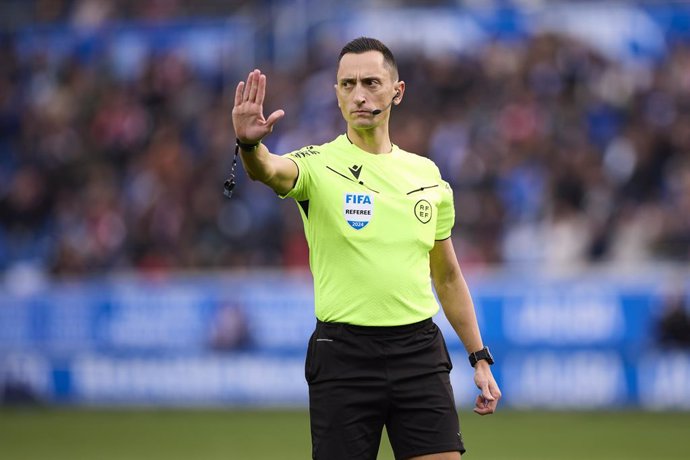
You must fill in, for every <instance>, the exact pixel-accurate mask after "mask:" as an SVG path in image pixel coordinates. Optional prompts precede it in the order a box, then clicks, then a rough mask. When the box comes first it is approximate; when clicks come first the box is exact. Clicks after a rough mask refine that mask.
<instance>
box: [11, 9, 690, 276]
mask: <svg viewBox="0 0 690 460" xmlns="http://www.w3.org/2000/svg"><path fill="white" fill-rule="evenodd" d="M48 3H50V2H48ZM84 3H85V4H86V3H89V2H84ZM106 3H107V2H106ZM142 3H147V2H142ZM149 3H151V4H156V3H157V2H149ZM142 14H144V13H142ZM393 51H394V52H395V53H396V54H397V55H398V58H399V66H400V75H401V79H403V80H405V82H406V84H407V92H406V94H405V99H404V101H403V103H402V104H401V105H400V106H399V107H396V108H394V110H393V113H392V138H393V142H394V143H396V144H397V145H398V146H400V147H401V148H404V149H406V150H409V151H413V152H417V153H419V154H421V155H424V156H428V157H430V158H432V159H433V160H434V161H436V163H437V164H438V165H439V167H440V169H441V172H442V175H443V176H444V178H445V179H446V180H447V181H448V182H449V183H450V184H451V185H452V187H453V189H454V191H455V200H456V226H455V230H454V232H455V233H454V242H455V244H456V247H457V252H458V255H459V258H460V260H461V263H463V265H465V266H470V267H482V266H493V265H497V264H498V265H500V264H504V265H509V264H523V263H539V264H540V265H541V266H545V267H551V268H554V269H559V268H563V267H567V268H568V269H572V268H577V267H583V266H588V265H589V264H592V263H611V264H618V265H619V266H621V267H633V266H635V265H637V264H645V263H648V262H652V261H680V262H686V263H687V262H688V261H690V44H688V43H685V44H683V43H676V44H673V45H672V48H671V49H670V50H669V52H668V54H667V58H666V59H664V60H662V61H660V62H657V63H655V64H654V65H653V66H651V67H650V68H638V69H631V68H629V67H626V66H623V65H621V64H620V63H618V62H615V61H612V60H610V59H608V58H606V57H604V56H602V55H600V54H598V53H597V52H596V51H595V50H593V49H591V48H588V47H587V46H585V45H583V44H582V43H579V42H577V41H574V40H572V39H569V38H566V37H564V36H559V35H557V34H542V35H537V36H534V37H532V38H530V39H528V40H525V41H521V42H511V43H505V42H500V41H493V42H487V43H486V44H485V46H484V47H482V48H481V49H480V50H477V52H475V53H472V54H471V55H450V54H449V55H443V56H439V55H437V56H429V55H422V54H419V53H411V52H401V50H396V49H393ZM323 54H324V53H312V55H313V59H311V60H310V61H309V62H308V63H307V65H305V66H302V67H300V68H299V70H295V71H285V70H283V69H279V68H271V67H267V66H266V65H261V67H262V70H263V71H264V72H265V73H267V74H268V82H269V94H268V96H267V103H266V106H267V107H266V110H267V112H270V111H272V110H275V109H277V108H284V109H285V110H286V113H287V115H286V117H285V118H284V119H283V120H281V121H280V122H279V124H278V126H277V127H276V130H275V132H274V133H273V134H272V135H271V136H270V138H267V139H266V143H267V144H268V146H269V147H270V148H272V149H273V150H274V151H276V152H280V153H287V152H288V151H290V150H293V149H296V148H299V147H301V146H303V145H308V144H318V143H321V142H325V141H328V140H329V139H331V138H332V137H334V136H336V135H338V134H339V133H341V132H342V131H343V130H344V123H343V122H342V120H341V117H340V114H339V112H338V110H337V107H336V104H335V98H334V95H333V89H332V84H333V82H334V72H335V64H336V63H335V60H336V57H337V51H336V52H334V53H332V59H331V60H329V59H324V58H323ZM0 62H1V63H2V65H1V66H0V270H2V271H6V270H12V269H13V268H16V267H18V266H26V265H27V264H28V265H30V266H31V267H34V268H36V269H38V270H40V271H41V272H43V273H46V274H52V275H69V274H94V273H101V272H106V271H111V270H119V269H140V270H148V269H183V270H186V269H205V268H232V267H295V266H297V267H301V266H305V265H306V264H307V263H308V258H307V255H306V246H305V244H306V243H305V242H304V238H303V237H302V228H301V222H300V220H299V215H298V212H297V209H296V207H295V205H294V204H293V203H289V202H283V201H281V200H279V199H277V198H276V197H275V196H274V195H273V194H272V193H271V192H270V191H269V190H268V189H266V188H265V187H264V186H261V185H260V184H255V183H251V182H250V181H249V180H248V179H247V178H246V177H245V176H244V175H243V173H242V172H241V171H240V172H239V177H238V182H239V185H238V189H237V192H236V196H234V197H233V199H231V200H226V199H225V198H224V197H223V194H222V184H223V181H224V179H225V178H226V176H227V174H228V170H229V165H230V159H231V153H232V147H233V144H234V135H233V132H232V124H231V120H230V110H231V107H232V104H231V97H232V93H233V91H234V85H235V84H236V82H237V78H243V77H242V76H243V75H245V74H246V73H247V72H248V71H249V70H251V69H237V68H235V69H232V72H231V74H230V75H219V76H217V77H216V78H208V77H207V76H203V75H200V74H198V73H196V72H195V70H194V69H193V68H192V67H190V66H189V65H187V63H186V62H185V60H184V59H182V58H181V57H180V56H176V55H174V54H169V55H164V56H159V55H157V56H151V58H150V59H149V60H148V61H147V64H146V65H145V66H144V68H143V70H142V71H141V72H140V74H139V75H138V76H137V77H136V78H135V79H133V80H121V79H119V78H118V77H117V75H116V74H115V73H114V72H113V71H112V70H110V69H109V68H108V67H107V66H103V65H98V63H97V64H96V65H94V64H93V63H84V62H82V61H80V60H79V59H76V58H75V59H67V60H63V61H60V62H54V61H51V60H49V59H47V58H41V57H40V56H38V57H34V58H32V59H31V60H30V61H28V62H27V61H25V60H22V59H20V57H19V56H18V55H17V50H16V47H15V46H14V36H13V34H12V33H8V34H6V35H5V36H4V38H3V41H2V47H1V49H0Z"/></svg>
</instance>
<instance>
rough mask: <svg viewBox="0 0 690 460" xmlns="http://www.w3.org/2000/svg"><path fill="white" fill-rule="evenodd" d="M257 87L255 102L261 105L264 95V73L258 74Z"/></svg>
mask: <svg viewBox="0 0 690 460" xmlns="http://www.w3.org/2000/svg"><path fill="white" fill-rule="evenodd" d="M257 87H258V88H257V89H258V91H257V92H256V103H257V104H259V105H263V103H264V96H266V75H259V82H258V85H257ZM269 118H270V117H269Z"/></svg>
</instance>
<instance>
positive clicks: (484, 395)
mask: <svg viewBox="0 0 690 460" xmlns="http://www.w3.org/2000/svg"><path fill="white" fill-rule="evenodd" d="M481 390H482V398H484V399H485V400H487V401H493V400H494V399H496V398H494V395H492V394H491V391H489V384H488V383H487V384H484V385H482V387H481Z"/></svg>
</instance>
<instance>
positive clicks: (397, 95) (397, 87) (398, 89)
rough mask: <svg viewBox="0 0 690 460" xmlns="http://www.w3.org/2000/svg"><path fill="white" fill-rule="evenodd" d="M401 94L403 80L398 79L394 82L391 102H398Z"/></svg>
mask: <svg viewBox="0 0 690 460" xmlns="http://www.w3.org/2000/svg"><path fill="white" fill-rule="evenodd" d="M403 94H405V82H404V81H402V80H399V81H397V82H396V83H395V97H394V98H393V103H395V105H398V104H400V102H401V101H402V98H403Z"/></svg>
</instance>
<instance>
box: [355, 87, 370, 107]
mask: <svg viewBox="0 0 690 460" xmlns="http://www.w3.org/2000/svg"><path fill="white" fill-rule="evenodd" d="M353 99H354V101H355V104H357V105H358V106H360V105H363V104H364V103H365V102H366V101H367V98H366V97H365V94H364V89H363V88H362V87H361V86H360V85H357V87H356V88H355V91H354V95H353Z"/></svg>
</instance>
